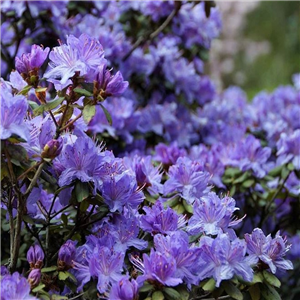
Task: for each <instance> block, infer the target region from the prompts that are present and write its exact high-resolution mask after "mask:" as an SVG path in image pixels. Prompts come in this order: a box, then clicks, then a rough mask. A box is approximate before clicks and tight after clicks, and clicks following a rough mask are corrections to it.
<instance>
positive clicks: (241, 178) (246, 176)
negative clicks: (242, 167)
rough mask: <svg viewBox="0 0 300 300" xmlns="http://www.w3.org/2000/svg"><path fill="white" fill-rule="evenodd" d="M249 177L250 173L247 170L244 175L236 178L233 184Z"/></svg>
mask: <svg viewBox="0 0 300 300" xmlns="http://www.w3.org/2000/svg"><path fill="white" fill-rule="evenodd" d="M248 177H249V173H248V172H245V173H244V174H243V175H241V176H240V177H238V178H237V179H235V180H234V181H233V184H237V183H241V182H244V181H246V179H247V178H248Z"/></svg>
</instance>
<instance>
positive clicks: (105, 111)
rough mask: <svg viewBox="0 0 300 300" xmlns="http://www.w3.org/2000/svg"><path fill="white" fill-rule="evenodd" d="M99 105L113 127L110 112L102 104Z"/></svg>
mask: <svg viewBox="0 0 300 300" xmlns="http://www.w3.org/2000/svg"><path fill="white" fill-rule="evenodd" d="M99 104H100V106H101V108H102V109H103V112H104V114H105V117H106V120H107V122H108V124H109V125H112V119H111V115H110V113H109V111H108V110H107V109H106V108H105V107H104V106H103V105H102V104H101V103H99Z"/></svg>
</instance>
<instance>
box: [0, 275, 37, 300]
mask: <svg viewBox="0 0 300 300" xmlns="http://www.w3.org/2000/svg"><path fill="white" fill-rule="evenodd" d="M29 293H30V286H29V283H28V282H27V280H26V278H24V277H23V276H21V275H20V274H19V273H18V272H15V273H13V274H12V275H10V274H7V275H5V276H3V277H2V278H1V300H12V299H18V300H37V298H35V297H33V296H30V294H29Z"/></svg>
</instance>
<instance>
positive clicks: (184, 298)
mask: <svg viewBox="0 0 300 300" xmlns="http://www.w3.org/2000/svg"><path fill="white" fill-rule="evenodd" d="M177 291H178V293H179V294H180V296H181V299H182V300H188V299H189V298H190V293H189V292H188V290H187V288H186V287H185V286H180V287H178V288H177Z"/></svg>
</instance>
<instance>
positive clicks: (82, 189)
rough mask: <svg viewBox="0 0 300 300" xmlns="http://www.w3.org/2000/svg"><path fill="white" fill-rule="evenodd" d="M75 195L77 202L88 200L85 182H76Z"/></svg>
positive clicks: (88, 192) (87, 187)
mask: <svg viewBox="0 0 300 300" xmlns="http://www.w3.org/2000/svg"><path fill="white" fill-rule="evenodd" d="M75 194H76V199H77V201H78V202H82V201H83V200H85V199H86V198H88V196H89V194H90V190H89V186H88V184H87V183H86V182H81V181H77V182H76V185H75Z"/></svg>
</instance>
